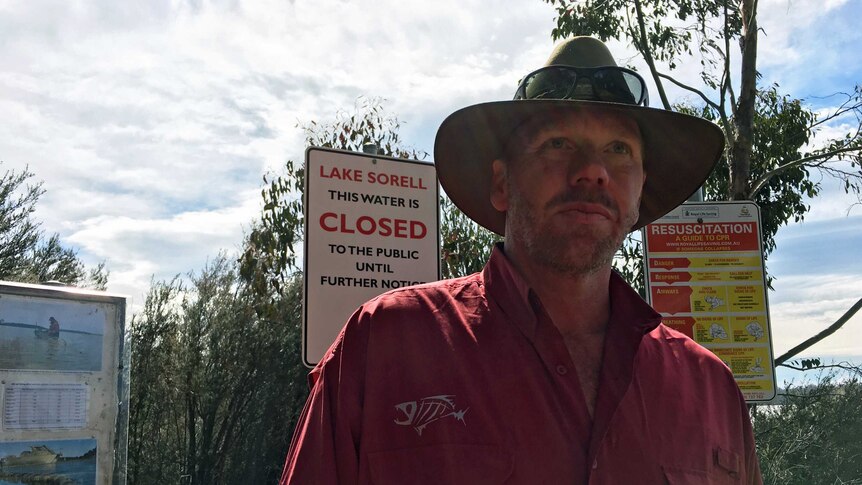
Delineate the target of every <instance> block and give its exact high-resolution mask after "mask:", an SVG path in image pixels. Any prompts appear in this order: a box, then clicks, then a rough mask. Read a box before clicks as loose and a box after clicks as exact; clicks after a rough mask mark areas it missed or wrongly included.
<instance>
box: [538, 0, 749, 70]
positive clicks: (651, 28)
mask: <svg viewBox="0 0 862 485" xmlns="http://www.w3.org/2000/svg"><path fill="white" fill-rule="evenodd" d="M545 2H547V3H549V4H551V5H554V6H555V7H556V9H557V19H556V20H557V26H556V27H555V28H554V29H553V30H552V31H551V37H553V38H554V40H558V39H563V38H566V37H569V36H575V35H590V36H595V37H598V38H600V39H602V40H603V41H607V40H609V39H616V38H619V37H623V36H624V37H627V38H629V39H631V41H632V44H633V45H634V46H635V48H637V49H638V51H639V52H647V51H651V53H652V56H653V57H654V58H655V59H658V60H660V61H665V62H667V63H668V65H669V66H670V67H671V69H673V68H675V67H676V62H677V59H678V58H679V57H680V55H682V54H690V53H691V52H692V49H691V45H692V42H693V41H695V40H696V41H698V48H699V50H700V51H701V52H706V51H707V49H708V48H709V44H710V43H711V42H713V38H714V36H713V35H712V34H711V32H710V29H709V25H710V21H711V20H712V19H714V18H716V17H718V16H719V15H720V14H721V12H722V11H723V9H724V8H725V7H727V8H730V9H733V8H734V6H732V5H727V4H726V3H724V2H717V1H704V0H694V1H679V0H634V1H632V0H545ZM639 21H642V22H643V31H642V30H641V25H640V22H639ZM729 27H730V31H731V32H732V33H733V35H738V33H739V30H740V27H741V24H740V23H738V22H735V23H733V24H732V25H730V26H729Z"/></svg>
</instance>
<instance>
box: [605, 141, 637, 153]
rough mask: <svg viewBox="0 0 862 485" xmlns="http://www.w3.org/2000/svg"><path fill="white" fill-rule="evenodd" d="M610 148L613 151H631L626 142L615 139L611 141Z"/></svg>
mask: <svg viewBox="0 0 862 485" xmlns="http://www.w3.org/2000/svg"><path fill="white" fill-rule="evenodd" d="M610 149H611V152H613V153H623V154H630V153H631V152H632V150H631V148H629V146H628V145H627V144H625V143H623V142H621V141H615V142H613V143H611V146H610Z"/></svg>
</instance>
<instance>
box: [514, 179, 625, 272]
mask: <svg viewBox="0 0 862 485" xmlns="http://www.w3.org/2000/svg"><path fill="white" fill-rule="evenodd" d="M510 194H511V199H510V205H509V208H508V211H507V217H506V224H507V226H509V230H510V234H511V237H512V238H514V239H515V240H517V241H520V243H521V245H522V246H523V248H524V250H525V251H526V253H527V256H528V257H529V258H530V260H531V261H533V262H534V263H536V264H538V265H541V266H543V267H545V268H547V269H549V270H551V271H554V272H556V273H559V274H561V275H566V276H573V277H578V276H585V275H590V274H595V273H596V272H598V271H599V270H602V269H604V268H609V267H610V266H611V262H612V261H613V257H614V254H616V252H617V250H618V249H619V248H620V246H621V245H622V243H623V240H624V239H625V237H626V234H627V233H628V231H629V229H630V228H631V227H632V226H634V224H635V222H637V220H638V209H637V207H635V208H634V209H632V210H627V211H626V213H625V214H622V216H621V224H620V225H619V226H616V227H614V229H613V230H612V232H611V233H609V234H608V233H605V234H600V233H598V231H597V230H596V228H593V227H590V226H589V225H585V224H575V225H573V226H571V227H567V228H564V229H563V230H562V231H561V230H559V229H558V228H556V227H555V226H554V224H553V223H552V222H551V221H548V220H545V221H544V222H542V218H541V217H540V216H541V211H539V210H538V209H537V208H536V207H535V205H534V204H533V203H531V202H530V201H528V200H526V199H525V198H523V197H521V196H520V194H518V193H517V192H516V191H513V192H510Z"/></svg>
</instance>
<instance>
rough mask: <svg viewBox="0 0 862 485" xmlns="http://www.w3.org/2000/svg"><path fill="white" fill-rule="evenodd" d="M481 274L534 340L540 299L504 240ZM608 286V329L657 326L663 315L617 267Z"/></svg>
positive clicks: (508, 313) (644, 330) (503, 307)
mask: <svg viewBox="0 0 862 485" xmlns="http://www.w3.org/2000/svg"><path fill="white" fill-rule="evenodd" d="M482 277H483V280H484V282H485V287H486V291H487V293H488V294H489V295H490V296H491V298H492V299H493V300H494V302H495V303H496V304H497V305H498V306H499V307H500V309H501V310H502V311H503V313H505V314H506V316H508V317H509V318H510V319H511V320H512V321H513V322H514V323H515V324H516V325H517V326H518V327H519V328H520V330H521V331H522V332H523V333H524V335H526V336H527V337H528V338H529V339H530V340H532V339H533V337H534V335H535V331H536V322H537V314H538V312H539V311H541V302H540V301H539V298H538V297H537V296H536V294H535V292H534V291H533V290H532V289H531V288H530V286H529V284H527V281H526V280H525V279H524V277H523V276H521V274H520V273H519V272H518V270H517V269H515V267H514V266H513V265H512V263H511V261H509V258H507V257H506V254H505V252H504V251H503V243H497V244H496V245H495V246H494V250H493V251H492V252H491V257H490V258H489V260H488V264H486V265H485V268H484V270H483V271H482ZM608 290H609V291H610V301H611V313H610V318H609V320H608V330H610V329H611V328H614V327H617V328H615V330H628V331H631V332H633V333H635V334H637V335H644V334H647V333H649V332H650V331H652V330H653V329H655V328H656V327H657V326H658V325H659V323H660V322H661V316H660V315H659V314H658V313H657V312H656V311H655V310H653V308H652V307H651V306H649V304H647V302H645V301H644V300H643V299H642V298H641V297H640V295H638V294H637V292H636V291H634V290H633V289H632V288H631V287H630V286H629V285H628V283H626V282H625V280H623V278H622V277H621V276H620V275H619V274H617V272H616V271H612V272H611V278H610V281H609V283H608ZM619 327H622V328H619ZM626 333H628V332H626Z"/></svg>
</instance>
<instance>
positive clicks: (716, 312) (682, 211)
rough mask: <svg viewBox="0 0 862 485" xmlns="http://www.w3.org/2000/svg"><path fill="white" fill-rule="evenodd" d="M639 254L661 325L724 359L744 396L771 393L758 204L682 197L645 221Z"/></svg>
mask: <svg viewBox="0 0 862 485" xmlns="http://www.w3.org/2000/svg"><path fill="white" fill-rule="evenodd" d="M644 255H645V258H646V264H645V267H646V276H647V290H648V291H647V295H648V296H649V301H650V304H651V305H652V306H653V308H655V309H656V311H658V312H659V313H661V315H662V317H663V321H664V324H665V325H667V326H669V327H671V328H673V329H675V330H677V331H680V332H682V333H684V334H686V335H688V336H689V337H691V338H692V339H694V341H695V342H697V343H699V344H701V345H703V346H704V347H706V348H707V349H709V350H711V351H712V352H713V353H714V354H715V355H717V356H718V357H719V358H720V359H721V360H722V361H724V363H725V364H726V365H727V366H728V367H729V368H730V370H731V371H732V372H733V375H734V377H735V378H736V382H737V384H738V385H739V388H740V389H741V390H742V393H743V395H744V396H745V399H746V400H747V401H768V400H770V399H772V398H773V397H775V372H774V369H773V365H772V360H773V353H772V338H771V325H770V322H769V308H768V305H767V291H766V290H767V286H766V273H765V270H764V265H763V256H762V255H763V251H762V247H761V237H760V210H759V208H758V207H757V205H756V204H754V203H753V202H708V203H707V202H704V203H685V204H683V205H681V206H679V207H677V208H676V209H674V210H673V211H672V212H670V213H668V214H667V215H666V216H664V217H662V218H661V219H659V220H657V221H656V222H654V223H652V224H649V225H647V226H646V227H645V228H644Z"/></svg>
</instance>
